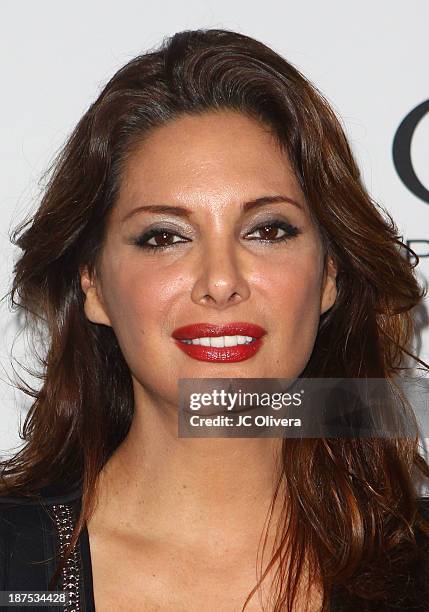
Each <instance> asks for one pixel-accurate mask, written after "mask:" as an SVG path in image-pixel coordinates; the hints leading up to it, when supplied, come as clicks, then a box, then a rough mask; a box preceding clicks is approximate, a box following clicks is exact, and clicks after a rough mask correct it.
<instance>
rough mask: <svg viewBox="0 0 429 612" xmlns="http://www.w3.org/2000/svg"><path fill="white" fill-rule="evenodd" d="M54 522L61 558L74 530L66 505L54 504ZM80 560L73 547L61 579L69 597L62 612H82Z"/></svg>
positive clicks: (71, 513)
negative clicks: (67, 603) (68, 601)
mask: <svg viewBox="0 0 429 612" xmlns="http://www.w3.org/2000/svg"><path fill="white" fill-rule="evenodd" d="M52 511H53V514H54V521H55V525H56V528H57V531H58V536H59V547H60V550H59V552H60V556H61V557H62V556H63V555H64V553H65V551H66V548H67V546H68V544H69V542H70V540H71V536H72V533H73V529H74V516H73V512H72V509H71V508H70V506H69V505H67V504H54V505H53V506H52ZM80 570H81V558H80V553H79V547H78V546H75V547H74V549H73V551H72V553H71V555H70V556H69V558H68V559H67V561H66V563H65V565H64V567H63V569H62V572H61V573H62V577H61V582H62V585H61V589H62V590H63V591H65V592H66V593H69V595H70V604H69V605H66V606H64V608H63V610H64V612H82V610H83V609H82V605H81V582H82V581H81V574H80Z"/></svg>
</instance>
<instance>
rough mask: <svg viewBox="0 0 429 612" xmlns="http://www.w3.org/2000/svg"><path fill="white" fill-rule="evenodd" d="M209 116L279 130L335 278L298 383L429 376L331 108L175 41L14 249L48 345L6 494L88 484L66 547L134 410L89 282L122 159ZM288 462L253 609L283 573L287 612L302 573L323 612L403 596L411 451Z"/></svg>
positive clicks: (313, 95) (413, 515)
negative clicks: (337, 597)
mask: <svg viewBox="0 0 429 612" xmlns="http://www.w3.org/2000/svg"><path fill="white" fill-rule="evenodd" d="M214 109H233V110H236V111H239V112H242V113H245V114H247V115H248V116H250V117H252V118H256V119H257V120H259V121H260V122H261V123H263V124H264V125H266V126H268V127H269V128H270V129H271V130H272V132H273V134H274V135H275V136H276V138H277V140H278V142H279V144H280V145H281V146H282V147H283V148H284V150H285V151H286V152H287V154H288V156H289V159H290V160H291V163H292V166H293V170H294V172H295V174H296V177H297V178H298V180H299V184H300V186H301V188H302V190H303V193H304V195H305V198H306V200H307V202H308V204H309V207H310V209H311V212H312V215H313V217H314V220H315V221H316V223H317V225H318V227H319V229H320V231H321V235H322V237H323V242H324V245H325V249H326V253H329V254H331V255H332V257H333V258H334V260H335V262H336V264H337V266H338V274H337V288H338V294H337V299H336V302H335V304H334V306H333V307H332V308H331V309H330V310H329V311H327V312H326V313H324V314H323V315H322V316H321V318H320V326H319V329H318V334H317V338H316V342H315V345H314V350H313V352H312V355H311V357H310V360H309V362H308V364H307V366H306V369H305V371H304V372H303V373H302V376H306V377H349V378H366V377H369V378H391V377H393V376H395V375H397V374H401V372H403V371H404V368H405V364H406V360H407V359H408V360H409V359H410V358H411V359H414V360H415V361H417V362H419V363H420V364H421V365H422V366H423V367H424V368H426V369H429V366H428V364H426V363H424V362H423V361H422V360H420V359H419V358H418V357H417V356H415V355H413V354H412V340H413V336H414V331H415V330H414V324H413V319H412V315H411V310H412V308H413V307H414V306H416V305H417V304H419V303H420V302H421V300H422V299H423V297H424V296H425V290H424V289H423V288H421V287H420V286H419V284H418V282H417V279H416V276H415V272H414V268H415V265H416V263H417V262H418V258H417V256H416V255H415V253H414V252H413V251H412V250H411V249H409V248H408V247H407V246H406V245H405V244H404V243H403V242H402V240H401V236H399V235H398V229H397V227H396V225H395V223H394V221H393V220H392V218H391V217H390V215H389V214H388V213H387V212H386V211H385V210H383V209H382V208H381V207H380V206H379V205H378V204H376V203H375V202H374V201H373V200H372V199H371V198H370V196H369V195H368V193H367V191H366V189H365V187H364V185H363V182H362V180H361V177H360V172H359V169H358V167H357V164H356V162H355V160H354V158H353V155H352V153H351V150H350V147H349V144H348V142H347V139H346V137H345V134H344V131H343V129H342V127H341V124H340V122H339V120H338V119H337V118H336V116H335V114H334V112H333V111H332V109H331V108H330V106H329V104H328V103H327V101H326V99H325V98H324V97H323V96H322V95H321V93H320V92H319V91H318V90H317V89H316V88H315V87H314V86H313V85H312V84H311V83H309V81H308V80H307V79H306V78H305V77H304V76H303V75H302V74H301V73H300V72H299V71H298V70H297V69H296V68H295V67H294V66H292V65H291V64H290V63H288V62H287V61H286V60H285V59H284V58H282V57H281V56H280V55H278V54H277V53H276V52H274V51H273V50H271V49H270V48H268V47H267V46H265V45H264V44H262V43H261V42H258V41H256V40H254V39H252V38H250V37H247V36H245V35H243V34H238V33H235V32H231V31H227V30H215V29H212V30H196V31H184V32H180V33H177V34H175V35H174V36H172V37H170V38H168V39H166V40H165V41H164V42H163V44H162V45H161V46H160V47H159V48H157V49H155V50H153V51H150V52H148V53H145V54H142V55H140V56H138V57H136V58H135V59H132V60H131V61H130V62H128V63H127V64H126V65H125V66H124V67H122V68H121V69H120V70H119V71H118V72H117V73H116V74H115V75H114V76H113V78H112V79H111V80H110V81H109V82H108V83H107V85H106V86H105V87H104V89H103V90H102V91H101V93H100V95H99V96H98V98H97V100H96V101H95V102H94V103H93V104H92V105H91V106H90V107H89V108H88V110H87V111H86V112H85V114H84V115H83V117H82V118H81V120H80V121H79V123H78V124H77V126H76V128H75V129H74V131H73V132H72V134H71V136H70V137H69V139H68V141H67V143H66V144H65V146H64V148H63V149H62V150H61V152H60V154H59V155H58V156H57V158H56V159H55V160H54V163H53V165H52V167H51V168H50V169H49V174H48V176H49V180H48V182H47V185H46V189H45V191H44V193H43V197H42V199H41V203H40V206H39V207H38V209H37V211H36V213H35V214H34V215H33V216H32V217H31V218H30V219H28V220H26V221H25V222H23V223H21V224H20V225H19V226H18V227H17V228H16V229H15V231H14V232H13V235H12V237H11V239H12V242H13V243H14V244H15V245H17V246H18V247H19V248H20V249H21V251H22V253H20V257H19V259H18V260H17V262H16V264H15V268H14V277H13V283H12V287H11V290H10V292H9V293H8V296H9V298H10V301H11V305H12V307H13V308H15V309H17V310H18V312H19V313H21V314H22V316H23V319H24V323H25V325H26V327H27V328H28V329H29V330H32V332H33V333H35V334H36V338H37V340H38V341H39V342H40V341H42V343H43V344H42V346H44V347H45V349H44V352H43V354H42V355H39V359H40V370H39V375H40V378H41V382H42V384H41V386H40V388H38V389H33V388H32V387H31V386H30V385H29V384H26V383H24V381H23V380H22V379H21V380H20V381H18V383H17V384H18V386H19V388H21V389H22V390H24V391H25V392H26V393H28V394H30V395H31V397H32V398H33V403H32V406H31V408H30V410H29V413H28V416H27V418H26V420H25V423H24V426H23V432H22V437H23V439H24V440H25V445H24V446H23V448H22V450H20V451H19V452H18V453H17V454H16V455H15V456H13V457H11V458H9V459H8V460H5V461H4V462H3V463H2V488H1V490H2V494H5V493H11V492H12V493H13V494H14V495H23V496H24V495H25V496H28V495H37V492H38V491H39V490H40V489H41V488H42V487H44V486H46V485H49V484H52V483H57V482H62V483H69V484H73V483H76V482H77V481H79V480H81V482H82V491H83V495H82V507H81V514H80V517H79V520H78V522H77V525H76V529H75V531H74V535H73V539H72V542H71V544H70V547H69V552H70V550H71V549H72V547H73V546H74V545H75V543H76V541H77V538H78V537H79V535H80V533H81V531H82V529H83V528H84V526H85V524H86V521H87V520H88V518H89V517H90V516H91V513H92V512H93V510H94V504H95V503H96V485H97V476H98V474H99V472H100V470H101V469H102V468H103V466H104V465H105V463H106V462H107V460H108V459H109V457H110V456H111V454H112V453H113V452H114V451H115V449H116V448H117V447H118V445H119V444H121V442H122V441H123V440H124V438H125V437H126V435H127V432H128V430H129V427H130V424H131V421H132V418H133V410H134V402H133V389H132V383H131V375H130V372H129V368H128V366H127V363H126V362H125V360H124V357H123V355H122V353H121V351H120V348H119V345H118V342H117V339H116V337H115V334H114V332H113V330H112V328H110V327H107V326H103V325H97V324H94V323H91V322H89V321H88V319H87V318H86V316H85V314H84V308H83V305H84V294H83V291H82V289H81V284H80V270H81V269H82V267H83V266H85V265H86V266H88V269H89V270H90V272H93V271H95V270H96V269H97V262H98V256H99V254H100V251H101V248H102V245H103V239H104V234H105V228H106V220H107V218H108V215H109V213H110V211H111V210H112V207H113V206H114V205H115V199H116V197H117V194H118V187H119V184H120V180H121V174H122V172H123V168H124V164H125V163H126V161H127V158H128V156H129V155H130V153H132V152H133V150H135V148H136V147H137V146H139V145H140V144H141V143H142V142H144V139H145V136H146V135H147V133H148V131H149V130H152V129H156V127H157V126H160V125H163V124H165V123H166V122H168V121H172V120H174V119H175V118H176V117H179V116H180V115H183V114H184V113H186V114H191V115H192V114H196V113H198V114H199V113H204V112H205V111H207V110H214ZM281 458H282V466H281V474H280V475H279V484H280V482H281V483H282V484H283V485H284V491H285V493H284V495H283V497H282V499H280V500H279V499H278V495H277V493H278V490H279V487H278V488H277V490H276V494H275V496H274V498H273V502H272V503H273V504H274V503H277V502H279V501H280V503H282V504H283V507H284V509H285V512H284V515H283V516H284V520H283V519H282V520H281V521H280V522H279V524H278V525H277V528H278V534H279V537H278V540H277V545H276V547H275V550H273V555H272V558H271V561H270V563H269V564H268V567H267V569H266V571H265V573H264V575H263V576H262V577H261V579H260V580H259V581H258V584H257V585H256V586H255V589H253V590H252V591H251V593H250V594H249V596H248V598H247V599H246V602H245V604H244V606H243V610H244V608H245V607H246V605H247V602H248V601H249V599H250V597H251V596H252V595H253V594H254V593H255V592H256V589H257V586H259V585H260V584H261V583H262V580H263V579H264V577H265V576H266V575H267V572H268V569H269V567H271V568H274V567H276V580H274V581H273V583H272V594H273V604H272V610H273V611H274V612H279V611H280V610H282V611H283V610H287V611H288V612H290V611H291V610H292V607H293V606H294V605H295V604H294V602H295V601H296V597H297V593H298V586H299V580H300V576H301V575H302V572H303V568H304V565H305V563H306V562H307V561H308V564H309V565H308V567H309V569H310V582H312V583H316V582H317V583H318V584H320V585H321V588H322V592H323V604H322V607H323V610H328V609H329V596H330V594H332V593H333V592H334V589H337V591H338V592H340V593H342V594H343V597H344V598H346V599H345V600H344V601H347V602H348V607H347V610H348V611H349V610H352V609H354V607H353V606H354V604H355V605H356V606H357V607H358V606H359V605H360V604H359V602H362V599H363V600H369V599H377V600H378V601H379V602H380V609H382V608H381V605H382V603H383V602H384V603H385V602H387V601H389V600H390V599H391V598H392V596H394V594H395V593H399V592H400V590H401V589H402V588H404V583H403V581H404V580H405V578H404V579H403V581H402V582H401V576H406V572H403V571H402V570H403V569H404V567H407V564H408V563H410V562H411V560H412V559H413V558H414V557H413V555H415V554H416V550H417V545H416V531H417V530H418V528H420V529H421V531H422V532H424V533H427V534H429V526H428V524H427V523H425V521H424V519H423V516H422V515H421V514H420V513H419V512H418V506H417V493H416V486H415V480H414V478H415V474H416V473H418V474H421V475H422V476H424V477H429V466H428V464H427V463H426V461H425V460H424V459H423V457H422V455H421V453H420V452H419V440H418V438H417V437H415V438H398V439H392V438H390V439H388V438H369V439H363V438H362V439H357V438H353V439H347V438H342V439H339V438H312V439H285V440H284V441H283V445H282V457H281ZM290 466H294V470H293V472H291V471H290V469H289V468H290ZM416 470H417V472H416ZM316 485H317V486H316ZM272 507H273V506H272ZM286 508H287V512H286ZM286 559H290V563H289V564H288V565H287V567H286V562H285V560H286ZM58 575H59V572H57V574H56V577H58ZM54 580H55V577H54ZM359 609H363V608H361V607H360V608H359Z"/></svg>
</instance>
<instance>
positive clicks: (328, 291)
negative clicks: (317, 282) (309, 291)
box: [320, 257, 337, 315]
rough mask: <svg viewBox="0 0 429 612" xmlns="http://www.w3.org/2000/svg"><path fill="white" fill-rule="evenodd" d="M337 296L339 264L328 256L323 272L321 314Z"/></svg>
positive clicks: (331, 304)
mask: <svg viewBox="0 0 429 612" xmlns="http://www.w3.org/2000/svg"><path fill="white" fill-rule="evenodd" d="M336 297H337V266H336V264H335V262H334V260H333V259H332V257H327V261H326V263H325V269H324V273H323V285H322V295H321V300H320V314H321V315H322V314H323V313H324V312H327V311H328V310H329V309H330V308H331V307H332V306H333V304H334V302H335V300H336Z"/></svg>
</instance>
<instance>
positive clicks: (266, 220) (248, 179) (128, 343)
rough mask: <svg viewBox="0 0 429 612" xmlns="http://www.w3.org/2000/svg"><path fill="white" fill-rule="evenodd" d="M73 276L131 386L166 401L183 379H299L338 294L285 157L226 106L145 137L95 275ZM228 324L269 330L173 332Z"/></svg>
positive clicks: (174, 397) (127, 172)
mask: <svg viewBox="0 0 429 612" xmlns="http://www.w3.org/2000/svg"><path fill="white" fill-rule="evenodd" d="M149 206H157V207H160V208H159V211H158V212H157V211H155V210H154V209H148V208H145V207H149ZM161 207H162V211H161ZM178 209H179V210H178ZM264 228H265V229H264ZM152 230H159V233H158V236H153V235H152V236H151V235H150V234H149V235H147V232H149V231H152ZM163 232H164V233H163ZM165 232H168V233H167V234H166V233H165ZM145 245H147V246H146V247H145ZM163 245H166V248H163ZM150 246H152V247H153V248H149V247H150ZM81 280H82V288H83V290H84V292H85V293H86V302H85V311H86V315H87V317H88V318H89V319H90V320H91V321H93V322H95V323H103V324H106V325H110V326H112V328H113V330H114V332H115V334H116V336H117V338H118V342H119V344H120V347H121V349H122V352H123V354H124V357H125V359H126V361H127V363H128V365H129V367H130V370H131V373H132V376H133V381H134V386H135V389H136V386H137V387H141V388H142V389H143V390H146V391H148V392H150V393H152V394H156V395H157V396H158V397H161V398H163V399H164V400H166V401H172V402H177V395H176V393H177V383H178V379H179V378H217V377H218V378H223V377H233V378H235V377H243V378H295V377H296V376H298V375H299V374H300V373H301V372H302V370H303V369H304V367H305V365H306V364H307V362H308V360H309V358H310V355H311V352H312V349H313V346H314V342H315V339H316V334H317V328H318V323H319V317H320V315H321V313H323V312H325V311H326V310H328V309H329V308H330V307H331V306H332V304H333V302H334V300H335V296H336V287H335V269H334V266H333V264H332V262H331V261H330V260H329V261H328V264H327V266H326V268H324V253H323V250H322V243H321V239H320V235H319V233H318V230H317V229H316V227H315V225H314V224H313V222H312V220H311V218H310V215H309V210H308V205H307V203H306V202H305V200H304V196H303V193H302V191H301V190H300V187H299V185H298V182H297V180H296V178H295V176H294V174H293V172H292V170H291V167H290V164H289V160H288V157H287V155H286V154H285V153H284V152H282V151H281V150H280V148H279V147H278V146H277V144H276V141H275V139H274V137H273V136H272V135H271V134H270V132H269V131H268V130H267V129H266V128H265V127H264V126H261V125H260V124H259V123H257V122H256V121H255V120H253V119H250V118H248V117H247V116H245V115H242V114H240V113H237V112H232V111H218V112H207V113H206V114H204V115H201V116H183V117H181V118H179V119H176V120H174V121H173V122H171V123H169V124H167V125H165V126H162V127H160V128H157V129H156V130H154V131H153V132H152V133H151V134H150V135H149V136H148V137H147V138H146V139H145V141H144V142H143V143H142V145H141V146H140V148H139V149H138V150H136V151H135V152H134V153H133V154H132V155H131V157H130V158H129V160H128V162H127V164H126V166H125V169H124V175H123V179H122V182H121V188H120V193H119V197H118V200H117V202H116V204H115V207H114V209H113V211H112V215H111V216H110V218H109V223H108V227H107V233H106V238H105V243H104V246H103V249H102V252H101V258H100V265H99V269H98V274H97V277H96V278H89V277H88V274H87V271H86V270H83V272H82V278H81ZM234 322H240V323H249V324H256V325H258V326H260V327H261V328H262V329H263V331H264V335H263V336H262V338H260V339H259V340H258V341H257V343H256V345H255V347H257V348H255V347H253V346H252V344H249V345H247V344H246V345H239V347H238V348H237V347H235V348H234V346H232V345H233V344H234V343H236V342H237V338H235V337H232V338H231V336H234V335H242V336H248V338H247V340H248V339H249V337H255V336H256V335H258V334H257V333H256V331H255V333H254V336H252V333H253V331H254V330H252V328H251V327H249V328H248V329H247V330H246V328H243V329H241V328H240V329H238V328H237V330H238V331H237V330H234V329H233V328H232V330H227V331H230V333H228V334H226V333H224V334H223V336H226V337H227V340H226V343H227V344H231V348H230V349H228V347H226V348H224V349H222V348H216V347H212V348H211V349H210V347H205V346H202V347H201V346H200V347H194V348H192V347H193V345H194V343H192V344H190V343H189V339H188V342H187V343H183V342H180V340H177V339H175V338H174V337H173V336H172V334H173V332H174V331H175V330H177V329H178V328H180V327H183V326H188V325H191V324H195V323H207V324H215V325H222V324H226V323H234ZM240 331H241V333H240ZM246 331H247V332H248V333H247V334H246ZM191 332H192V330H191ZM193 332H194V333H193V334H192V333H191V334H188V336H189V335H191V336H192V335H194V336H197V337H208V336H204V334H210V331H207V330H201V329H199V330H198V329H196V330H193ZM234 332H235V334H234ZM185 335H186V334H185ZM238 341H240V339H238ZM244 341H246V340H244ZM204 342H205V343H208V342H209V343H210V344H212V343H213V342H212V341H211V340H209V341H208V342H207V341H203V344H204ZM216 342H217V341H214V343H215V344H216ZM220 342H222V340H220ZM241 342H243V339H241ZM240 346H241V348H240ZM181 347H182V348H181ZM190 347H191V348H190Z"/></svg>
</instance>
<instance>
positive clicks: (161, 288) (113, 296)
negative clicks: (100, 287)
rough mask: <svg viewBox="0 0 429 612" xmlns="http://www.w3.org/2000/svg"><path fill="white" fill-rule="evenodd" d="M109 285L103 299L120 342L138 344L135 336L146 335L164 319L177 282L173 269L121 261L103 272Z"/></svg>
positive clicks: (177, 277) (175, 291) (177, 287)
mask: <svg viewBox="0 0 429 612" xmlns="http://www.w3.org/2000/svg"><path fill="white" fill-rule="evenodd" d="M107 278H109V287H108V289H107V290H106V291H105V302H106V307H107V309H108V312H109V316H110V320H111V322H112V326H113V328H114V330H115V333H116V335H117V337H118V340H119V341H120V343H121V344H124V343H126V344H127V345H128V346H130V345H136V344H137V345H138V344H139V338H140V337H141V336H143V335H145V336H146V338H145V340H147V339H148V336H150V331H151V329H154V326H156V331H157V333H159V327H160V325H161V326H162V325H163V324H164V323H165V322H166V317H167V315H168V312H169V308H170V306H171V301H172V299H173V298H174V295H176V294H177V292H178V290H179V287H180V285H181V280H180V277H179V276H178V274H177V271H176V272H174V271H173V270H171V271H168V270H163V271H160V270H159V268H157V267H155V266H150V265H145V266H144V268H143V266H142V265H140V264H139V263H137V264H136V263H135V262H131V261H128V262H124V263H122V264H119V262H117V263H116V265H115V266H111V268H110V270H108V271H107Z"/></svg>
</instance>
